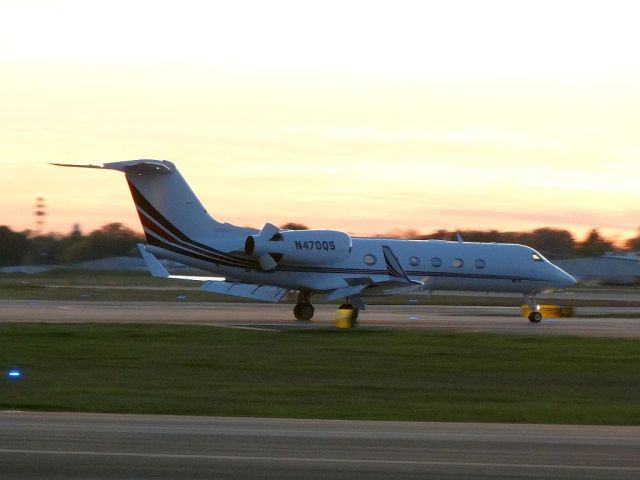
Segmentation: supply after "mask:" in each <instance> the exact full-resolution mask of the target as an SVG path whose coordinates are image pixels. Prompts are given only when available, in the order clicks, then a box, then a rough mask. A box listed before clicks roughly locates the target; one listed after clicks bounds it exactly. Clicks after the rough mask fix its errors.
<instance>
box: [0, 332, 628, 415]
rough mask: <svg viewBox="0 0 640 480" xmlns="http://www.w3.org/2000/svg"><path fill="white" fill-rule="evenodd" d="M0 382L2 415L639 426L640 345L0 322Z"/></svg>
mask: <svg viewBox="0 0 640 480" xmlns="http://www.w3.org/2000/svg"><path fill="white" fill-rule="evenodd" d="M14 366H15V367H19V368H21V369H22V371H23V378H21V379H19V380H10V379H8V378H6V376H5V370H6V369H8V368H10V367H14ZM0 370H2V374H3V377H2V379H0V408H1V409H33V410H61V411H92V412H132V413H165V414H196V415H232V416H236V415H242V416H267V417H301V418H303V417H306V418H339V419H379V420H383V419H384V420H425V421H478V422H494V421H497V422H534V423H583V424H629V425H640V388H638V385H640V343H638V341H637V340H624V339H615V340H611V339H599V338H574V337H523V336H507V335H486V334H450V333H434V332H400V331H381V330H373V331H372V330H354V331H346V332H343V331H331V330H311V331H286V332H278V333H274V332H259V331H246V330H233V329H224V328H211V327H197V326H190V327H182V326H163V325H90V324H87V325H44V324H30V325H18V324H4V325H0Z"/></svg>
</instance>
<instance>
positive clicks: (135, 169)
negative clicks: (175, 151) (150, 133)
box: [51, 159, 175, 174]
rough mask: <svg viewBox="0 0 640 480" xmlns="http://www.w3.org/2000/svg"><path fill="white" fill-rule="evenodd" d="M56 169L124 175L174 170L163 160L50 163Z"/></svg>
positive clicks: (169, 163) (170, 164)
mask: <svg viewBox="0 0 640 480" xmlns="http://www.w3.org/2000/svg"><path fill="white" fill-rule="evenodd" d="M51 165H55V166H57V167H75V168H99V169H102V170H118V171H119V172H124V173H134V174H141V173H171V172H172V171H173V170H172V168H175V167H174V166H173V164H172V163H171V162H167V161H165V160H152V159H141V160H125V161H123V162H110V163H103V164H102V165H76V164H73V163H52V164H51Z"/></svg>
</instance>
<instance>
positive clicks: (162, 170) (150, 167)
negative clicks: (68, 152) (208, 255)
mask: <svg viewBox="0 0 640 480" xmlns="http://www.w3.org/2000/svg"><path fill="white" fill-rule="evenodd" d="M54 165H59V166H62V167H83V168H102V169H107V170H118V171H121V172H124V173H125V176H126V179H127V183H128V184H129V189H130V190H131V196H132V197H133V201H134V202H135V204H136V209H137V211H138V216H139V217H140V222H141V223H142V227H143V229H144V233H145V236H146V237H147V241H148V242H149V243H150V244H152V245H153V244H156V243H158V242H157V240H156V239H162V238H167V237H176V238H179V239H181V240H193V241H196V242H202V243H208V244H210V243H211V241H212V240H213V239H214V238H215V237H216V236H219V235H220V234H227V235H238V234H241V233H243V232H244V231H245V229H243V228H238V227H235V226H233V225H229V224H227V223H220V222H217V221H216V220H215V219H213V218H212V217H211V216H210V215H209V214H208V213H207V211H206V210H205V208H204V206H203V205H202V204H201V203H200V200H198V198H197V197H196V195H195V194H194V193H193V191H192V190H191V188H189V185H187V182H185V180H184V178H182V175H180V172H178V169H177V168H176V166H175V165H174V164H173V163H171V162H168V161H166V160H128V161H124V162H112V163H105V164H103V165H101V166H98V165H69V164H54Z"/></svg>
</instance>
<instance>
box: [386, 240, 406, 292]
mask: <svg viewBox="0 0 640 480" xmlns="http://www.w3.org/2000/svg"><path fill="white" fill-rule="evenodd" d="M382 253H383V254H384V260H385V262H386V264H387V274H388V275H389V276H391V277H396V278H401V279H402V280H405V281H406V282H407V283H413V282H412V281H411V279H409V275H407V272H405V271H404V268H402V265H400V262H399V261H398V257H396V256H395V254H394V253H393V251H392V250H391V248H389V247H388V246H386V245H385V246H383V247H382Z"/></svg>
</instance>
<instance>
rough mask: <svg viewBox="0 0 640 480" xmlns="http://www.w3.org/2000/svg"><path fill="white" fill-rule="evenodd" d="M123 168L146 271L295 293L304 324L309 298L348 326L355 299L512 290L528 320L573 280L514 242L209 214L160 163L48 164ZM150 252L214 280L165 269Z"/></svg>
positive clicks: (228, 289)
mask: <svg viewBox="0 0 640 480" xmlns="http://www.w3.org/2000/svg"><path fill="white" fill-rule="evenodd" d="M55 165H59V166H65V167H82V168H100V169H107V170H118V171H121V172H124V174H125V177H126V180H127V183H128V184H129V188H130V190H131V195H132V196H133V201H134V202H135V205H136V209H137V211H138V215H139V217H140V222H141V223H142V227H143V229H144V233H145V236H146V239H147V244H146V245H139V246H138V248H139V250H140V253H141V254H142V257H143V258H144V260H145V262H146V265H147V267H148V268H149V271H150V272H151V274H152V275H154V276H158V277H166V278H186V279H191V280H200V281H202V282H203V285H202V289H203V290H205V291H209V292H216V293H222V294H226V295H234V296H238V297H244V298H250V299H253V300H262V301H267V302H278V301H279V300H280V299H281V298H282V297H283V296H284V295H285V293H287V292H288V291H298V292H299V293H298V300H297V303H296V305H295V307H294V309H293V314H294V316H295V317H296V319H298V320H310V319H311V317H313V312H314V308H313V305H312V303H311V296H312V295H314V294H324V295H325V298H326V300H336V299H340V298H344V299H345V303H344V304H343V305H341V306H340V307H339V308H340V309H348V310H350V318H351V322H352V323H355V321H356V318H357V316H358V311H359V310H364V309H365V304H364V303H363V301H362V298H361V296H362V295H363V294H367V295H384V294H399V293H409V292H416V291H420V290H427V291H434V290H462V291H479V292H515V293H521V294H522V295H524V297H525V301H526V302H527V303H528V305H529V307H530V309H531V314H530V315H529V320H530V321H531V322H533V323H538V322H540V321H541V320H542V314H541V313H540V311H539V307H538V305H537V302H536V295H537V294H538V293H541V292H547V291H550V290H554V289H561V288H565V287H569V286H572V285H574V284H575V283H576V281H575V279H574V278H573V277H572V276H571V275H569V274H568V273H566V272H564V271H563V270H561V269H560V268H558V267H556V266H555V265H553V264H552V263H551V262H549V261H548V260H547V259H545V258H544V257H543V256H542V255H541V254H540V253H538V252H536V251H535V250H534V249H532V248H530V247H527V246H524V245H513V244H500V243H474V242H464V241H462V240H461V239H459V241H457V242H450V241H442V240H396V239H383V238H358V237H351V236H350V235H348V234H347V233H345V232H340V231H335V230H281V229H280V228H278V227H276V226H275V225H272V224H270V223H267V224H265V226H264V227H262V230H260V231H258V230H254V229H250V228H242V227H236V226H234V225H230V224H228V223H220V222H218V221H216V220H215V219H213V218H212V217H211V216H210V215H209V214H208V213H207V211H206V210H205V208H204V207H203V206H202V204H201V203H200V201H199V200H198V199H197V198H196V196H195V194H194V193H193V191H192V190H191V188H189V186H188V185H187V183H186V182H185V180H184V179H183V178H182V176H181V175H180V173H179V172H178V169H177V168H176V166H175V165H174V164H173V163H171V162H168V161H166V160H130V161H123V162H113V163H105V164H103V165H101V166H97V165H68V164H55ZM156 256H160V257H165V258H169V259H171V260H175V261H177V262H180V263H183V264H186V265H190V266H193V267H197V268H199V269H202V270H206V271H209V272H213V273H215V274H218V275H222V276H223V278H220V277H184V276H175V275H170V274H169V273H168V272H167V271H166V270H165V268H164V267H163V266H162V265H161V264H160V262H159V261H158V260H157V258H156Z"/></svg>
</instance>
